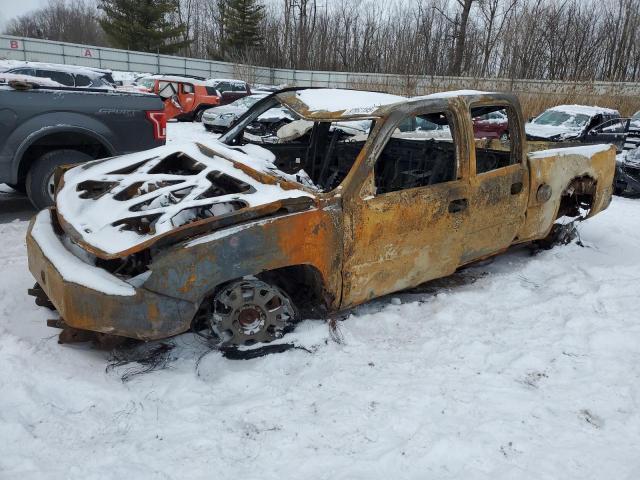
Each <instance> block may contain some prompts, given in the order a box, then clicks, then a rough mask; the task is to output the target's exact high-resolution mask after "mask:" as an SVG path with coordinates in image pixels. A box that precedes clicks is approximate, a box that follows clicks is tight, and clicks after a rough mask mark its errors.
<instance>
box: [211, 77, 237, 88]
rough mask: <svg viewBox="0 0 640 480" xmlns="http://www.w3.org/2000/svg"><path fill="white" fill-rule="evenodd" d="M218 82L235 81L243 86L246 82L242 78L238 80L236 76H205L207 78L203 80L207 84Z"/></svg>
mask: <svg viewBox="0 0 640 480" xmlns="http://www.w3.org/2000/svg"><path fill="white" fill-rule="evenodd" d="M219 82H228V83H235V84H238V85H242V86H243V87H244V86H245V85H246V84H247V82H245V81H244V80H238V79H236V78H207V80H206V81H205V83H206V84H207V85H215V84H216V83H219Z"/></svg>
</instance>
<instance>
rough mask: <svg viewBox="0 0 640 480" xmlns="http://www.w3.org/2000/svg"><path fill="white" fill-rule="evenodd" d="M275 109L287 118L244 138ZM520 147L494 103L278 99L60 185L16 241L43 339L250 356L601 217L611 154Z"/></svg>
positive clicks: (500, 98) (508, 110)
mask: <svg viewBox="0 0 640 480" xmlns="http://www.w3.org/2000/svg"><path fill="white" fill-rule="evenodd" d="M280 107H284V108H287V109H289V110H291V111H292V112H294V113H295V116H296V118H299V120H296V121H294V122H291V123H289V124H287V125H284V126H283V127H281V128H280V129H279V130H278V131H276V132H272V133H270V134H269V135H267V136H257V135H254V134H249V133H247V131H246V127H247V126H248V125H250V124H251V122H253V121H254V120H255V119H256V118H258V117H259V116H260V115H261V114H262V113H264V112H265V111H267V110H269V109H271V108H280ZM495 111H499V112H501V113H502V114H504V115H505V116H506V118H507V119H508V122H509V132H510V136H509V141H508V142H507V143H505V142H500V141H499V140H491V141H487V140H486V139H484V140H481V139H475V138H474V128H473V122H472V119H473V118H476V117H479V116H482V115H485V114H487V113H490V112H495ZM363 125H366V126H367V128H366V129H364V130H363ZM407 126H410V127H407ZM352 127H357V128H352ZM363 132H364V133H363ZM526 147H527V146H526V140H525V132H524V128H523V121H522V113H521V111H520V107H519V104H518V101H517V99H516V98H515V97H514V96H512V95H506V94H493V93H491V94H490V93H481V92H475V91H463V92H448V93H445V94H439V95H438V94H436V95H430V96H424V97H417V98H410V99H406V98H403V97H396V96H393V95H386V94H379V93H370V92H361V91H345V90H331V89H288V90H283V91H279V92H276V93H274V94H272V95H270V96H268V97H266V98H264V99H263V100H260V101H259V102H258V103H256V104H255V105H254V106H253V107H252V108H251V109H250V110H249V111H247V112H246V113H245V114H244V115H243V116H242V117H240V118H239V119H238V121H237V122H236V123H235V124H234V126H233V127H232V128H231V129H230V130H229V131H227V132H226V133H225V134H224V135H223V136H222V137H220V139H219V140H211V141H208V142H207V143H206V144H203V143H185V144H181V145H180V144H176V145H170V146H165V147H160V148H156V149H154V150H149V151H146V152H140V153H135V154H131V155H125V156H121V157H116V158H113V159H107V160H98V161H94V162H91V163H88V164H84V165H80V166H77V167H75V168H71V169H68V170H66V171H65V172H64V173H61V172H60V173H59V175H58V177H59V179H58V190H57V200H56V206H55V207H52V208H50V209H48V210H43V211H41V212H40V213H38V214H37V215H36V216H35V218H34V219H33V220H32V222H31V225H30V227H29V231H28V234H27V244H28V250H29V268H30V270H31V272H32V274H33V275H34V277H35V278H36V280H37V282H38V284H39V287H38V288H37V289H36V290H38V291H39V300H40V303H43V301H46V302H49V301H50V302H51V304H52V305H53V306H54V307H55V308H56V309H57V310H58V312H59V314H60V317H61V320H60V321H59V322H58V325H59V326H64V327H66V328H75V329H81V330H90V331H93V332H101V333H102V334H111V335H119V336H125V337H132V338H136V339H141V340H151V339H161V338H165V337H169V336H172V335H176V334H179V333H181V332H185V331H187V330H189V329H190V328H196V329H201V328H207V329H210V331H211V332H212V333H213V334H214V335H215V336H216V337H217V338H218V339H219V340H220V342H221V343H222V344H223V345H247V344H252V343H256V342H267V341H270V340H273V339H276V338H278V337H280V336H282V335H283V334H284V333H286V332H287V331H288V330H290V329H291V328H293V327H294V325H295V323H296V321H297V320H299V319H300V318H302V317H304V316H305V315H308V310H309V309H313V312H314V314H315V313H317V312H320V313H323V312H325V313H330V312H335V311H339V310H342V309H347V308H349V307H352V306H355V305H358V304H360V303H363V302H366V301H368V300H370V299H373V298H376V297H379V296H381V295H385V294H388V293H391V292H395V291H398V290H402V289H406V288H409V287H412V286H415V285H418V284H421V283H423V282H425V281H428V280H431V279H434V278H437V277H442V276H445V275H449V274H451V273H453V272H454V271H455V270H456V269H457V268H459V267H460V266H462V265H465V264H469V263H471V262H474V261H477V260H479V259H483V258H486V257H489V256H491V255H495V254H497V253H499V252H502V251H504V250H506V249H507V248H508V247H509V246H511V245H513V244H518V243H524V242H531V241H534V240H537V239H544V238H546V237H548V236H549V235H550V234H551V233H552V232H553V229H554V222H556V220H557V219H558V218H560V217H563V218H567V217H571V218H579V219H582V218H586V217H590V216H592V215H594V214H596V213H598V212H600V211H602V210H603V209H605V208H606V207H607V206H608V205H609V202H610V200H611V193H612V181H613V175H614V166H615V148H613V147H611V146H608V145H603V146H589V147H576V148H571V149H559V150H549V151H542V152H535V153H531V154H528V155H527V154H526V153H525V152H526ZM36 293H37V292H36ZM315 318H317V317H315Z"/></svg>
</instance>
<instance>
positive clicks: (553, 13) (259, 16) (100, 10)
mask: <svg viewBox="0 0 640 480" xmlns="http://www.w3.org/2000/svg"><path fill="white" fill-rule="evenodd" d="M5 33H8V34H10V35H18V36H31V37H40V38H48V39H51V40H61V41H70V42H78V43H87V44H96V45H108V46H113V47H117V48H128V49H132V50H142V51H149V52H160V53H174V54H179V55H184V56H188V57H195V58H207V59H214V60H225V61H231V62H234V63H249V64H254V65H260V66H268V67H277V68H295V69H310V70H331V71H351V72H379V73H392V74H402V75H451V76H468V77H502V78H533V79H549V80H576V81H590V80H604V81H640V0H414V1H410V0H406V1H401V0H390V1H388V2H382V1H380V0H50V3H49V4H48V5H47V6H46V7H44V8H42V9H40V10H38V11H35V12H33V13H30V14H28V15H24V16H21V17H18V18H16V19H14V20H12V21H11V22H10V23H9V25H8V26H7V28H6V32H5Z"/></svg>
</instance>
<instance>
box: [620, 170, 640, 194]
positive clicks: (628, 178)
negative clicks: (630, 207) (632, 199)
mask: <svg viewBox="0 0 640 480" xmlns="http://www.w3.org/2000/svg"><path fill="white" fill-rule="evenodd" d="M614 186H615V191H616V192H617V193H619V194H622V195H640V168H634V167H628V166H624V165H620V164H616V175H615V179H614Z"/></svg>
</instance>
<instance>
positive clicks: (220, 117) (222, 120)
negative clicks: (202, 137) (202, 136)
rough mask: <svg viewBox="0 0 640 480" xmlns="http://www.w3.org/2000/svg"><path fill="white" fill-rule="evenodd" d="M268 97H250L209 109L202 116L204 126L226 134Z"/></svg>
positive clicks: (212, 130) (211, 130)
mask: <svg viewBox="0 0 640 480" xmlns="http://www.w3.org/2000/svg"><path fill="white" fill-rule="evenodd" d="M264 97H266V95H249V96H247V97H242V98H240V99H238V100H236V101H235V102H232V103H230V104H228V105H222V106H220V107H213V108H209V109H208V110H206V111H205V112H204V114H203V115H202V124H203V125H204V128H206V129H207V130H209V131H210V132H224V131H225V130H226V129H227V128H229V126H230V125H231V124H232V123H233V122H234V121H235V120H236V118H238V117H239V116H240V115H242V114H243V113H244V112H246V111H247V110H249V108H250V107H251V106H252V105H253V104H254V103H256V102H257V101H258V100H261V99H263V98H264Z"/></svg>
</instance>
